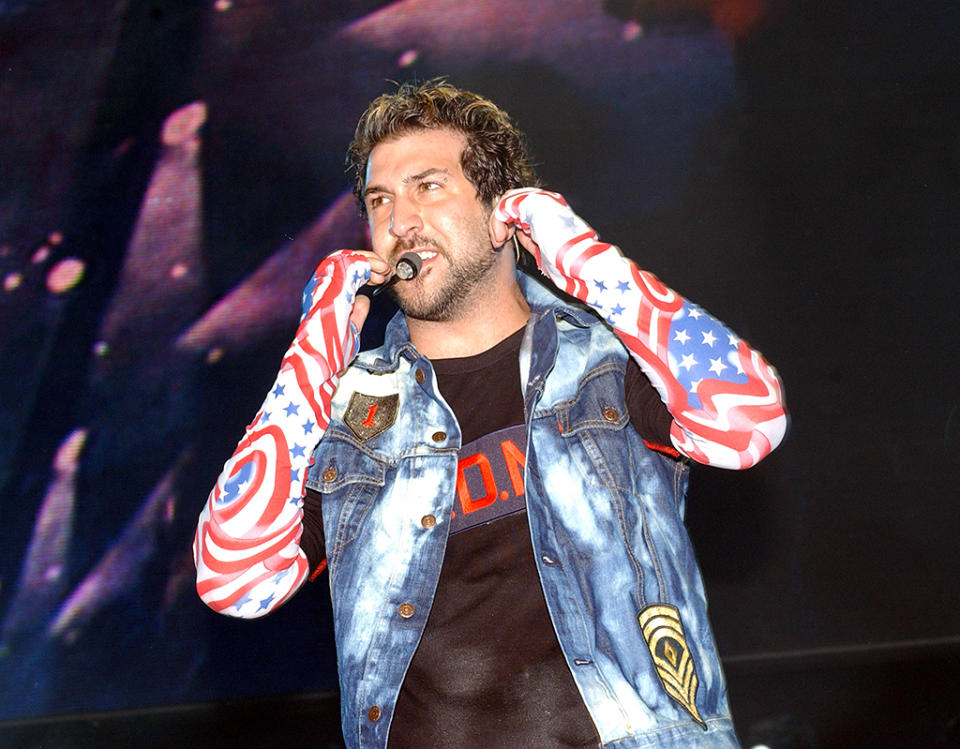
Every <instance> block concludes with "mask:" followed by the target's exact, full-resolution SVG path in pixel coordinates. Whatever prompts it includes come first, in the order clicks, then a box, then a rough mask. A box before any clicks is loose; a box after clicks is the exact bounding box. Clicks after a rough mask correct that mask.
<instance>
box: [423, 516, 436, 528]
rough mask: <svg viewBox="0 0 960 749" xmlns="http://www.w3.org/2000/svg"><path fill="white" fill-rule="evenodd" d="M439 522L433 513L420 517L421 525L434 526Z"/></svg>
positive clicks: (425, 526)
mask: <svg viewBox="0 0 960 749" xmlns="http://www.w3.org/2000/svg"><path fill="white" fill-rule="evenodd" d="M436 524H437V519H436V518H435V517H434V516H433V515H424V516H423V517H422V518H420V525H422V526H423V527H424V528H433V526H435V525H436Z"/></svg>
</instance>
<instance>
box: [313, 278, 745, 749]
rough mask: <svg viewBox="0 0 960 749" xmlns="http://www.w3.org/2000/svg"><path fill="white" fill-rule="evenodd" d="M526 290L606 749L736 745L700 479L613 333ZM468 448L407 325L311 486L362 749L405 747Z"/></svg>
mask: <svg viewBox="0 0 960 749" xmlns="http://www.w3.org/2000/svg"><path fill="white" fill-rule="evenodd" d="M520 283H521V287H522V288H523V291H524V294H525V296H526V298H527V300H528V302H529V304H530V307H531V323H530V325H528V337H527V341H526V342H525V346H524V348H525V350H526V351H527V361H526V362H523V356H522V357H521V358H522V368H524V369H525V371H526V372H527V377H526V378H525V379H526V387H525V396H524V406H525V413H526V420H527V435H528V436H527V446H526V466H525V471H524V480H525V491H526V505H527V515H528V518H529V524H530V534H531V539H532V542H533V549H534V553H535V555H536V563H537V567H538V570H539V574H540V581H541V583H542V586H543V592H544V595H545V598H546V602H547V607H548V609H549V613H550V618H551V620H552V622H553V625H554V628H555V630H556V634H557V638H558V640H559V642H560V646H561V649H562V651H563V654H564V656H565V658H566V661H567V664H568V666H569V667H570V671H571V673H572V674H573V677H574V680H575V682H576V684H577V687H578V689H579V690H580V694H581V695H582V697H583V700H584V703H585V704H586V707H587V710H588V711H589V713H590V715H591V717H592V718H593V721H594V723H595V725H596V728H597V732H598V734H599V735H600V738H601V742H602V746H604V747H618V748H621V749H627V748H630V749H633V748H638V749H639V747H678V748H679V747H684V748H687V747H736V746H737V740H736V737H735V734H734V732H733V726H732V722H731V719H730V715H729V709H728V707H727V701H726V686H725V683H724V677H723V672H722V670H721V666H720V660H719V658H718V656H717V652H716V646H715V644H714V641H713V635H712V633H711V630H710V626H709V623H708V621H707V604H706V598H705V595H704V590H703V584H702V581H701V579H700V573H699V570H698V568H697V565H696V561H695V559H694V554H693V549H692V548H691V545H690V540H689V538H688V536H687V533H686V529H685V528H684V526H683V521H682V518H683V509H684V505H683V503H684V494H685V491H686V485H687V474H688V470H689V469H688V466H687V464H686V462H685V461H677V460H673V459H671V458H669V457H667V456H665V455H663V454H661V453H658V452H654V451H652V450H650V449H648V448H647V447H646V445H645V444H644V443H643V440H642V439H641V438H640V436H639V435H638V434H637V432H636V431H635V430H634V429H633V427H632V426H631V425H630V423H629V416H628V414H627V409H626V406H625V404H624V384H623V379H624V371H625V367H626V357H627V352H626V350H625V348H624V347H623V345H622V344H621V343H620V342H619V340H618V339H617V338H616V337H615V336H614V334H613V333H612V332H611V331H610V329H609V328H608V327H607V326H606V325H605V323H603V322H602V321H600V319H599V318H598V317H596V316H595V315H594V314H593V313H592V312H589V311H587V310H585V309H583V308H579V307H576V306H573V305H572V304H570V303H568V302H566V301H564V300H561V299H560V298H558V297H557V296H555V295H554V294H553V293H552V292H551V291H549V290H547V289H546V288H545V287H544V286H542V285H541V284H540V283H539V282H538V281H536V280H534V279H532V278H529V277H527V276H524V275H522V274H521V275H520ZM350 425H352V427H351V426H350ZM363 425H365V426H363ZM459 447H460V429H459V426H458V425H457V421H456V419H455V418H454V416H453V413H452V412H451V410H450V408H449V407H448V406H447V404H446V403H445V402H444V400H443V398H442V397H441V395H440V393H439V392H438V390H437V388H436V381H435V379H434V375H433V369H432V367H431V364H430V362H429V360H427V359H426V358H424V357H423V356H421V355H420V354H418V353H417V351H416V349H414V347H413V346H412V345H411V343H410V341H409V338H408V334H407V328H406V323H405V322H404V319H403V317H402V315H398V316H397V317H395V318H394V319H393V320H392V321H391V323H390V324H389V325H388V328H387V332H386V335H385V341H384V344H383V346H381V347H380V348H378V349H375V350H372V351H368V352H363V353H361V354H360V355H359V356H358V357H357V359H356V360H355V361H354V363H353V364H352V365H351V366H350V368H349V369H348V371H347V372H346V373H345V374H344V376H343V377H342V379H341V381H340V384H339V387H338V389H337V392H336V395H335V397H334V401H333V409H332V418H331V421H330V426H329V428H328V430H327V432H326V434H325V435H324V437H323V439H322V440H321V442H320V445H319V446H318V447H317V449H316V451H315V452H314V459H315V462H314V464H313V466H312V468H311V470H310V474H309V478H308V481H307V484H308V486H310V487H311V488H313V489H316V490H317V491H320V492H322V493H323V523H324V532H325V536H326V545H327V562H328V568H329V580H330V592H331V597H332V601H333V614H334V623H335V624H334V626H335V638H336V646H337V660H338V668H339V679H340V693H341V718H342V727H343V735H344V739H345V741H346V744H347V746H348V747H351V749H353V748H354V747H357V748H359V747H384V746H386V743H387V738H388V734H389V730H390V721H391V718H392V715H393V708H394V706H395V704H396V701H397V695H398V693H399V691H400V686H401V684H402V683H403V679H404V674H405V673H406V669H407V666H408V664H409V663H410V660H411V658H412V657H413V654H414V651H415V650H416V648H417V645H418V643H419V640H420V636H421V633H422V632H423V628H424V625H425V623H426V621H427V616H428V615H429V613H430V607H431V604H432V601H433V596H434V591H435V589H436V585H437V580H438V578H439V575H440V567H441V565H442V564H443V555H444V550H445V547H446V541H447V535H448V532H449V526H450V523H449V518H450V517H451V513H452V512H453V510H454V499H455V496H456V488H455V487H456V480H457V462H458V449H459ZM684 701H686V702H687V703H688V704H692V705H693V707H692V710H691V709H690V708H688V707H685V706H684Z"/></svg>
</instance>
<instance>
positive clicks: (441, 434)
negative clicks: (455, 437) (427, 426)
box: [430, 432, 447, 442]
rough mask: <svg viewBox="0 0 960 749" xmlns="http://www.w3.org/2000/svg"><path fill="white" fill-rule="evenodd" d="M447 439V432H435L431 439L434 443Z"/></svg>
mask: <svg viewBox="0 0 960 749" xmlns="http://www.w3.org/2000/svg"><path fill="white" fill-rule="evenodd" d="M446 438H447V433H446V432H434V433H433V436H432V437H431V438H430V439H432V440H433V441H434V442H443V441H444V440H445V439H446Z"/></svg>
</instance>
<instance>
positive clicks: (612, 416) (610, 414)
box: [603, 406, 620, 421]
mask: <svg viewBox="0 0 960 749" xmlns="http://www.w3.org/2000/svg"><path fill="white" fill-rule="evenodd" d="M603 418H605V419H606V420H607V421H616V420H617V419H619V418H620V412H619V411H617V409H615V408H613V407H612V406H607V407H606V408H605V409H603Z"/></svg>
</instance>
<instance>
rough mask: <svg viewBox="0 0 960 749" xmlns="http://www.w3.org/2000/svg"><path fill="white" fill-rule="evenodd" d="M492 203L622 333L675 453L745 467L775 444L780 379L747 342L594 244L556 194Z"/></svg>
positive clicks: (563, 284)
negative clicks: (661, 409)
mask: <svg viewBox="0 0 960 749" xmlns="http://www.w3.org/2000/svg"><path fill="white" fill-rule="evenodd" d="M495 210H496V218H497V219H498V220H500V221H503V222H505V223H507V224H510V225H515V226H516V227H517V228H518V229H519V230H520V231H523V232H524V233H526V234H527V235H529V236H530V238H531V239H532V240H533V241H534V242H535V243H536V248H535V251H534V256H535V259H536V261H537V265H538V266H539V268H540V270H541V271H542V272H543V273H544V274H545V275H546V276H547V277H549V278H550V279H551V280H552V281H553V282H554V283H555V284H556V285H557V286H558V287H559V288H560V289H562V290H563V291H565V292H567V293H568V294H570V295H572V296H574V297H576V298H577V299H580V300H581V301H582V302H584V303H586V304H587V305H589V306H590V307H592V308H593V309H594V310H595V311H597V312H598V313H599V314H600V315H601V316H602V317H603V318H604V319H605V320H606V321H607V323H608V324H609V325H610V326H611V327H612V328H613V330H614V331H615V332H616V334H617V335H618V336H619V338H620V339H621V340H622V341H623V343H624V344H625V345H626V347H627V349H628V350H629V352H630V354H631V356H632V357H633V358H634V360H636V362H637V363H638V364H639V365H640V367H641V369H642V370H643V372H644V373H645V374H646V375H647V377H648V378H649V379H650V381H651V383H652V384H653V386H654V387H655V388H656V390H657V392H658V393H659V394H660V397H661V399H662V400H663V402H664V403H665V404H666V406H667V409H668V410H669V411H670V414H671V416H672V417H673V423H672V425H671V429H670V439H671V441H672V443H673V446H674V447H675V448H676V449H677V450H678V451H679V452H680V453H682V454H684V455H686V456H688V457H690V458H691V459H693V460H696V461H697V462H700V463H704V464H707V465H712V466H718V467H721V468H734V469H737V468H749V467H750V466H752V465H754V464H756V463H757V462H758V461H760V460H761V459H762V458H764V457H765V456H766V455H767V454H769V453H770V451H771V450H773V449H774V448H775V447H776V446H777V445H778V444H779V443H780V441H781V440H782V439H783V436H784V434H785V433H786V428H787V414H786V409H785V405H784V399H783V386H782V383H781V381H780V378H779V376H778V375H777V372H776V370H775V369H774V368H773V367H772V366H771V365H770V364H768V363H767V361H766V360H765V359H764V358H763V356H762V355H761V354H760V353H759V352H758V351H755V350H753V349H752V348H751V347H750V346H749V345H748V344H747V343H746V341H744V340H743V339H741V338H739V337H738V336H737V335H736V334H734V333H733V332H732V331H731V330H729V329H728V328H727V327H726V326H725V325H724V324H723V323H721V322H720V321H719V320H717V319H716V318H714V317H712V316H711V315H709V314H708V313H707V312H705V311H704V310H703V309H702V308H700V307H698V306H697V305H695V304H693V303H691V302H689V301H688V300H686V299H684V298H683V297H682V296H680V295H679V294H677V293H676V292H675V291H673V290H672V289H670V288H668V287H667V286H666V285H664V284H663V283H662V282H661V281H660V280H659V279H658V278H657V277H656V276H654V275H653V274H652V273H649V272H647V271H643V270H640V269H639V268H638V267H637V266H636V264H635V263H634V262H633V261H631V260H630V259H628V258H626V257H625V256H624V255H623V254H622V253H621V252H620V250H619V249H618V248H617V247H615V246H614V245H611V244H607V243H604V242H601V241H600V240H599V238H598V236H597V234H596V232H594V230H593V229H591V228H590V226H589V225H587V224H586V223H585V222H584V221H583V220H582V219H581V218H580V217H579V216H577V215H576V214H575V213H574V212H573V211H572V210H571V209H570V207H569V206H568V205H567V203H566V201H565V200H564V199H563V198H562V197H561V196H560V195H558V194H556V193H552V192H547V191H545V190H540V189H535V188H522V189H519V190H511V191H510V192H508V193H506V194H505V195H504V196H503V198H501V200H500V201H499V203H498V205H497V207H496V209H495Z"/></svg>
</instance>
